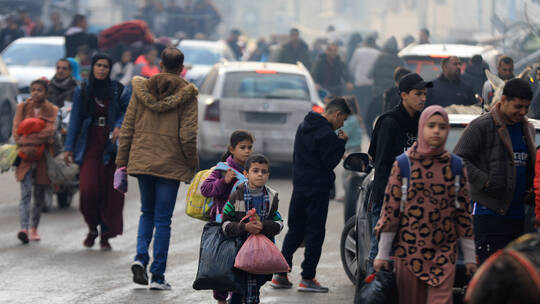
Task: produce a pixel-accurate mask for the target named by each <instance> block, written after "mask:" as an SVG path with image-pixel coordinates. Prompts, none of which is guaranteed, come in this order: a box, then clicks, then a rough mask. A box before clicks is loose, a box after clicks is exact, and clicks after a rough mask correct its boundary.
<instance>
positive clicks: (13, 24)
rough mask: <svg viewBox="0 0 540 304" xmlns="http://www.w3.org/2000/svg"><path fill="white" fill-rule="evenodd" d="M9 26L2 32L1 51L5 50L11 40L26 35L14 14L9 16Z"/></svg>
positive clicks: (0, 35)
mask: <svg viewBox="0 0 540 304" xmlns="http://www.w3.org/2000/svg"><path fill="white" fill-rule="evenodd" d="M6 22H7V27H6V28H4V29H3V30H2V31H1V32H0V51H3V50H4V49H5V48H6V47H7V46H8V45H9V44H10V43H11V42H13V41H15V40H17V39H19V38H21V37H24V31H23V30H22V29H21V27H20V26H19V23H18V22H17V19H16V18H15V17H14V16H9V17H7V20H6Z"/></svg>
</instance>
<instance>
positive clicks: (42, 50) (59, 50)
mask: <svg viewBox="0 0 540 304" xmlns="http://www.w3.org/2000/svg"><path fill="white" fill-rule="evenodd" d="M62 57H64V46H63V45H54V44H37V43H12V44H11V45H10V46H8V48H7V49H5V50H4V51H3V52H2V58H3V59H4V61H5V62H6V65H8V66H10V65H21V66H29V67H33V66H40V67H54V65H55V64H56V61H57V60H58V59H60V58H62Z"/></svg>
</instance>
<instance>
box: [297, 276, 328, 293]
mask: <svg viewBox="0 0 540 304" xmlns="http://www.w3.org/2000/svg"><path fill="white" fill-rule="evenodd" d="M298 291H302V292H321V293H324V292H328V287H323V286H321V284H320V283H319V282H317V280H315V279H313V280H304V279H302V281H300V284H298Z"/></svg>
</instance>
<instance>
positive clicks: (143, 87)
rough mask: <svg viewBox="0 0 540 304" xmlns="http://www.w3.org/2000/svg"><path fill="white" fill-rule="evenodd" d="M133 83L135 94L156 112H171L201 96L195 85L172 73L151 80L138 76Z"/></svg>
mask: <svg viewBox="0 0 540 304" xmlns="http://www.w3.org/2000/svg"><path fill="white" fill-rule="evenodd" d="M131 83H132V84H133V94H134V95H135V96H136V97H137V98H138V99H139V100H140V101H141V102H142V103H143V104H144V105H145V106H146V107H147V108H149V109H150V110H152V111H154V112H160V113H161V112H168V111H171V110H173V109H176V108H177V107H178V106H179V105H180V104H182V103H185V102H187V101H189V100H191V99H193V98H195V97H197V95H199V91H198V90H197V87H195V85H193V84H191V83H189V82H187V81H186V80H184V79H183V78H181V77H179V76H177V75H174V74H170V73H160V74H157V75H154V76H152V77H151V78H150V79H145V78H143V77H140V76H136V77H133V80H132V82H131Z"/></svg>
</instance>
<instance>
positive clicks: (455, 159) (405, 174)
mask: <svg viewBox="0 0 540 304" xmlns="http://www.w3.org/2000/svg"><path fill="white" fill-rule="evenodd" d="M396 160H397V162H398V167H399V173H400V174H399V175H400V176H401V203H400V205H399V210H400V212H403V210H404V209H405V203H406V202H407V192H408V190H409V184H410V182H411V161H410V159H409V156H408V155H407V152H404V153H401V154H400V155H399V156H398V157H396ZM450 165H451V166H452V174H453V175H454V187H455V193H456V198H455V204H456V208H459V202H458V193H459V191H460V189H461V184H460V180H461V176H462V175H463V161H462V160H461V157H459V156H457V155H455V154H454V153H451V160H450Z"/></svg>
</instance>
